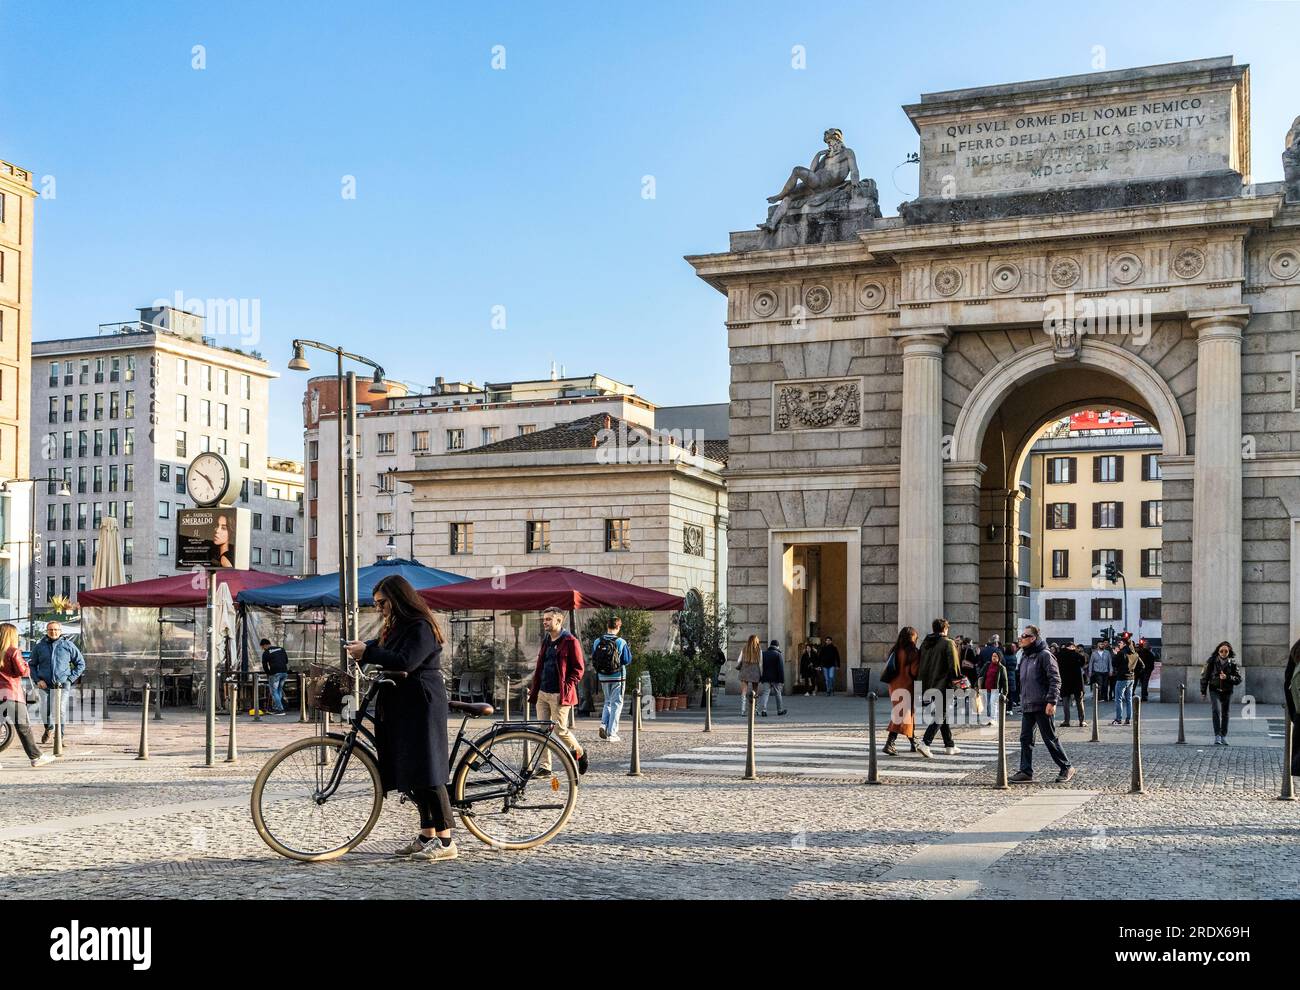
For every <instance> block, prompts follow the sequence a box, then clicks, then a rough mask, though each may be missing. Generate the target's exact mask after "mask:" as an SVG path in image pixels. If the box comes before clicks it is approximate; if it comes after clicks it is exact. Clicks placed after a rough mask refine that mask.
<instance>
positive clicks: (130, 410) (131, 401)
mask: <svg viewBox="0 0 1300 990" xmlns="http://www.w3.org/2000/svg"><path fill="white" fill-rule="evenodd" d="M124 415H125V416H126V418H127V419H130V418H131V417H132V416H134V415H135V392H134V391H133V390H131V389H127V390H126V410H125V412H124Z"/></svg>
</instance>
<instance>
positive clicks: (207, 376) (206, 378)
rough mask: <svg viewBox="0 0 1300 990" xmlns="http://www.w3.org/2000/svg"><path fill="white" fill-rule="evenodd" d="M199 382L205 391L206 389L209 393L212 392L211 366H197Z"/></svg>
mask: <svg viewBox="0 0 1300 990" xmlns="http://www.w3.org/2000/svg"><path fill="white" fill-rule="evenodd" d="M199 381H201V382H202V383H203V387H204V388H205V389H207V390H208V391H209V392H211V391H212V365H210V364H201V365H199Z"/></svg>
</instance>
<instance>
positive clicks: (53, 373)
mask: <svg viewBox="0 0 1300 990" xmlns="http://www.w3.org/2000/svg"><path fill="white" fill-rule="evenodd" d="M58 387H59V362H58V361H51V362H50V388H58Z"/></svg>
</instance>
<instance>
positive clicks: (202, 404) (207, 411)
mask: <svg viewBox="0 0 1300 990" xmlns="http://www.w3.org/2000/svg"><path fill="white" fill-rule="evenodd" d="M199 422H200V423H202V424H203V425H204V426H211V425H212V403H211V402H209V401H208V400H207V399H199Z"/></svg>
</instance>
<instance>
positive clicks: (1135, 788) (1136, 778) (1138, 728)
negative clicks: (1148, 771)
mask: <svg viewBox="0 0 1300 990" xmlns="http://www.w3.org/2000/svg"><path fill="white" fill-rule="evenodd" d="M1128 792H1129V793H1130V794H1145V793H1146V792H1145V791H1144V790H1143V789H1142V699H1141V698H1134V699H1133V783H1132V785H1131V786H1130V787H1129V791H1128Z"/></svg>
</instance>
